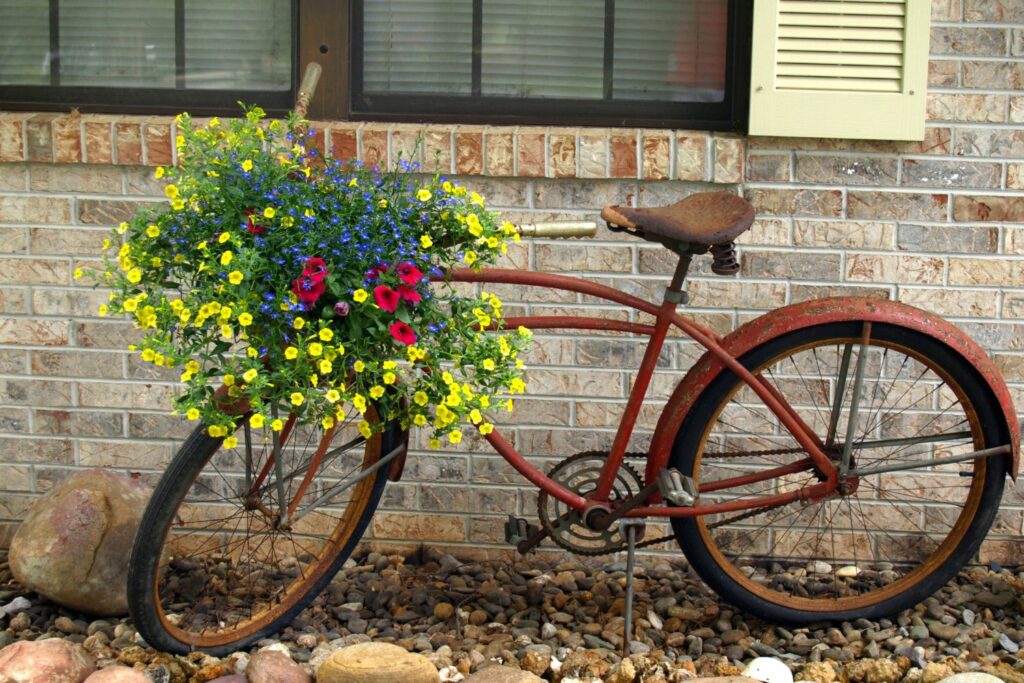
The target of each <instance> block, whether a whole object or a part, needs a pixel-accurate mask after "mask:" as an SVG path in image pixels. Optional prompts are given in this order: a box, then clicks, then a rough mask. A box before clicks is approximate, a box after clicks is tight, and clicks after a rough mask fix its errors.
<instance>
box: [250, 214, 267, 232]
mask: <svg viewBox="0 0 1024 683" xmlns="http://www.w3.org/2000/svg"><path fill="white" fill-rule="evenodd" d="M254 213H255V209H248V210H247V211H246V212H245V217H246V218H247V219H248V221H249V225H248V226H247V227H246V228H245V229H246V230H248V231H249V234H250V235H258V234H260V233H261V232H263V231H265V230H266V229H267V226H265V225H256V219H254V218H253V217H252V216H253V214H254Z"/></svg>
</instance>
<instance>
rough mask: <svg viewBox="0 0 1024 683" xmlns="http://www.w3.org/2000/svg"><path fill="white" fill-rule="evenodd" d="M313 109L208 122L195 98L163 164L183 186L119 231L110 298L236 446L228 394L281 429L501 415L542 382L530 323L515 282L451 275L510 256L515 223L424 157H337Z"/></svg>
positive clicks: (445, 429) (186, 399) (109, 275)
mask: <svg viewBox="0 0 1024 683" xmlns="http://www.w3.org/2000/svg"><path fill="white" fill-rule="evenodd" d="M301 123H302V122H300V121H299V120H297V119H296V118H295V117H294V116H292V117H289V118H288V119H287V120H285V121H284V122H282V121H278V120H270V121H268V120H267V119H265V114H264V112H263V111H262V110H260V109H259V108H257V107H254V108H249V109H247V110H246V115H245V117H244V118H239V119H234V120H231V121H226V122H221V121H219V120H217V119H212V120H211V121H210V122H209V124H208V125H207V126H198V125H194V123H193V121H192V120H191V119H190V118H189V117H188V116H187V115H181V116H179V117H178V129H179V135H178V137H177V148H178V164H177V165H176V166H175V167H173V168H157V169H156V177H157V178H158V179H159V178H162V179H164V180H166V181H167V185H166V187H165V188H164V192H165V194H166V196H167V204H165V205H162V206H159V207H156V208H153V209H148V210H143V211H140V212H139V213H138V214H137V215H136V216H135V217H134V218H133V219H132V220H130V221H128V222H127V223H122V224H121V225H120V226H119V227H118V228H117V229H116V234H115V235H113V236H112V237H111V239H110V240H107V242H106V243H105V244H104V264H105V273H104V278H103V279H102V281H103V282H105V283H106V284H107V285H109V286H110V287H111V289H112V292H111V295H110V303H109V304H107V305H104V306H102V307H101V309H100V314H101V315H107V314H120V313H125V314H128V315H129V316H130V317H131V318H132V320H133V321H134V324H135V325H136V326H137V327H138V328H140V329H141V330H143V333H144V337H143V339H142V341H141V342H140V343H139V344H137V345H134V346H133V347H131V348H132V350H134V351H137V352H138V353H140V354H141V357H142V359H143V360H145V361H147V362H150V363H153V364H155V365H158V366H162V367H167V368H179V369H180V370H181V376H180V378H181V381H182V383H183V388H182V389H181V391H180V393H179V394H178V395H177V397H176V398H175V412H177V413H181V414H184V415H186V416H187V417H188V418H189V419H190V420H202V422H203V423H204V424H205V425H207V427H206V428H207V430H208V433H209V434H210V436H213V437H224V440H225V445H227V446H228V447H233V446H234V445H236V443H237V441H236V440H235V437H234V436H233V432H234V430H235V428H236V427H237V426H238V421H239V419H240V417H241V416H240V415H239V414H238V411H237V410H236V411H232V410H226V409H225V405H226V404H228V403H231V404H235V405H243V406H247V407H248V411H247V413H246V414H247V419H248V420H249V423H250V425H251V426H253V427H257V428H259V427H264V425H266V426H268V427H269V428H270V429H273V430H280V429H282V427H283V422H282V415H285V416H286V415H287V414H289V413H293V414H296V415H297V419H299V420H300V421H301V422H302V423H311V422H318V423H319V424H320V425H321V426H322V428H324V429H325V430H326V429H330V428H332V427H334V426H335V425H336V424H337V423H338V422H339V421H341V420H354V421H357V422H358V428H359V431H360V432H361V433H362V434H363V435H364V436H367V437H368V436H369V435H370V434H372V433H373V432H374V431H375V430H378V429H381V428H383V425H384V424H385V423H388V422H391V421H397V422H399V423H400V424H401V425H402V426H403V427H409V426H416V427H423V428H426V429H429V430H431V435H430V443H431V445H432V446H433V447H435V448H436V447H438V446H439V445H440V441H441V439H442V438H444V437H446V438H447V439H448V440H449V441H450V442H452V443H458V442H459V441H461V440H462V436H463V432H462V430H463V429H465V428H466V427H467V425H470V426H472V427H474V428H476V429H478V430H479V431H481V432H482V433H484V434H487V433H489V432H490V431H491V430H492V429H493V425H492V424H491V423H490V422H489V421H488V418H487V417H486V411H488V410H496V409H505V410H509V411H511V410H512V407H513V403H512V400H511V399H509V398H502V396H507V395H509V394H515V393H520V392H522V391H523V389H524V386H525V385H524V382H523V380H522V377H521V368H522V361H521V360H519V359H518V355H519V353H520V351H521V350H523V349H524V348H525V347H526V345H527V343H528V341H529V338H530V333H529V331H528V330H526V329H523V328H520V329H518V330H515V331H508V330H504V329H502V327H503V322H502V306H501V301H500V300H499V299H498V297H496V296H494V295H493V294H488V293H481V294H480V296H479V297H476V296H472V297H461V296H458V295H457V294H456V291H455V289H454V287H453V286H452V285H451V283H449V282H446V281H445V279H444V276H445V272H446V271H447V270H448V269H450V268H452V267H455V266H458V265H468V266H470V267H473V268H479V267H480V266H481V264H485V263H492V262H494V261H495V260H496V258H497V257H498V256H499V255H500V254H502V253H504V252H505V251H506V249H507V247H506V242H507V241H508V240H510V239H511V240H518V234H517V233H516V231H515V229H514V227H513V226H512V225H511V224H509V223H507V222H505V223H503V222H500V221H499V220H498V218H497V217H496V215H495V214H494V213H492V212H489V211H487V210H486V208H485V206H484V199H483V198H482V197H481V196H479V195H478V194H476V193H473V192H469V191H467V190H466V189H465V188H463V187H461V186H459V185H457V184H455V183H453V182H451V181H448V180H445V179H444V178H442V177H439V176H434V177H433V178H432V179H430V180H427V181H422V180H420V179H419V178H421V176H417V175H415V174H413V173H411V172H410V171H414V170H415V168H414V167H412V166H410V165H409V164H404V163H403V164H402V169H401V170H400V171H395V172H390V173H385V174H380V173H377V172H376V171H374V170H371V169H367V168H364V167H362V166H360V165H359V164H356V163H347V164H346V163H342V162H340V161H337V160H332V159H329V158H328V159H325V158H322V157H320V156H318V155H317V153H316V152H315V151H314V150H310V149H307V148H306V146H305V145H304V144H303V142H304V139H303V135H302V134H301V133H300V130H301V128H300V124H301ZM488 328H490V329H497V330H498V331H497V332H491V333H484V332H482V330H484V329H488ZM218 387H221V388H220V389H218ZM224 387H226V389H225V388H224ZM370 406H373V407H374V408H375V410H376V412H377V414H378V415H379V416H380V420H373V419H369V418H370V416H368V415H367V414H366V413H367V411H368V410H370Z"/></svg>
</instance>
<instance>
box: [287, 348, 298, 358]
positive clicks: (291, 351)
mask: <svg viewBox="0 0 1024 683" xmlns="http://www.w3.org/2000/svg"><path fill="white" fill-rule="evenodd" d="M298 355H299V350H298V349H297V348H295V347H294V346H289V347H288V348H286V349H285V350H284V357H285V358H287V359H288V360H295V359H296V358H297V357H298Z"/></svg>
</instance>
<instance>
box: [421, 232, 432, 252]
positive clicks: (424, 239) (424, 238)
mask: <svg viewBox="0 0 1024 683" xmlns="http://www.w3.org/2000/svg"><path fill="white" fill-rule="evenodd" d="M420 246H421V247H423V248H424V249H430V247H432V246H434V240H432V239H430V235H420Z"/></svg>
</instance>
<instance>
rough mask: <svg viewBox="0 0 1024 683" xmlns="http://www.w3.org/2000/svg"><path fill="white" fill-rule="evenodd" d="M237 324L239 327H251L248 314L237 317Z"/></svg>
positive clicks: (250, 316) (250, 317)
mask: <svg viewBox="0 0 1024 683" xmlns="http://www.w3.org/2000/svg"><path fill="white" fill-rule="evenodd" d="M238 324H239V325H241V326H242V327H248V326H249V325H252V315H251V314H250V313H243V314H242V315H240V316H238Z"/></svg>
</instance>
